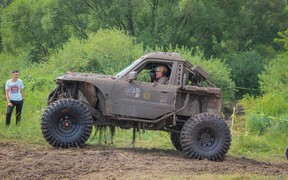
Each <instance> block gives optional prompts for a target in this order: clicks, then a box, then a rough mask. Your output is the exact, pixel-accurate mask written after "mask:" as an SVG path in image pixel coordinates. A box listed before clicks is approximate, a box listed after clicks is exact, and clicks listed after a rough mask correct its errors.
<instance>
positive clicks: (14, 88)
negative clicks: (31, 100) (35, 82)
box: [5, 79, 24, 101]
mask: <svg viewBox="0 0 288 180" xmlns="http://www.w3.org/2000/svg"><path fill="white" fill-rule="evenodd" d="M5 89H6V90H8V95H9V99H10V100H11V101H21V100H22V94H21V89H24V84H23V82H22V80H21V79H17V81H15V82H13V81H12V79H9V80H7V81H6V85H5Z"/></svg>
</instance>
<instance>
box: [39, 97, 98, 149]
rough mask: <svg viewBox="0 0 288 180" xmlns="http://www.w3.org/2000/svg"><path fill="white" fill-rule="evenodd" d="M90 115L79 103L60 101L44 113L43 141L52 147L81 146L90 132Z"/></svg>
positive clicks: (83, 105) (91, 122) (84, 106)
mask: <svg viewBox="0 0 288 180" xmlns="http://www.w3.org/2000/svg"><path fill="white" fill-rule="evenodd" d="M92 124H93V120H92V115H91V113H90V111H89V109H88V107H87V106H86V105H85V104H84V103H82V102H81V101H77V100H74V99H61V100H58V101H55V102H53V103H51V104H50V105H49V106H48V107H47V109H46V110H45V111H44V114H43V116H42V120H41V130H42V134H43V136H44V138H45V140H46V141H47V142H48V143H49V144H50V145H52V146H54V147H61V148H69V147H77V146H82V145H83V144H84V143H85V142H86V141H87V139H88V138H89V136H90V134H91V131H92V127H93V126H92Z"/></svg>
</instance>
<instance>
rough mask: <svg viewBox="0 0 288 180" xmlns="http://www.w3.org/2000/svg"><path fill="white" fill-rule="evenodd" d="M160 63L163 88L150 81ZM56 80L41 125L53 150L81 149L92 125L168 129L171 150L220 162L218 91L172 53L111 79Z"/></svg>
mask: <svg viewBox="0 0 288 180" xmlns="http://www.w3.org/2000/svg"><path fill="white" fill-rule="evenodd" d="M159 65H162V66H166V67H167V69H168V72H169V73H168V76H169V81H168V82H167V83H166V84H157V83H151V74H153V73H151V72H153V69H155V67H156V66H159ZM152 78H153V77H152ZM55 82H56V83H57V87H56V88H55V89H54V90H53V91H51V92H50V94H49V95H48V107H47V109H46V110H45V112H44V114H43V116H42V121H41V129H42V133H43V136H44V138H45V139H46V141H47V142H48V143H49V144H51V145H52V146H54V147H61V148H69V147H76V146H77V147H78V146H82V145H83V144H85V142H86V141H87V140H88V138H89V136H90V134H91V131H92V127H93V125H95V126H98V127H99V126H102V127H112V128H113V127H114V128H115V127H120V128H124V129H130V128H134V129H137V130H139V129H145V130H161V131H167V132H170V139H171V142H172V144H173V146H174V147H175V149H176V150H178V151H184V152H185V153H186V154H187V155H188V156H189V157H190V158H196V159H204V158H207V159H209V160H214V161H218V160H223V158H224V156H225V154H226V153H227V152H228V149H229V147H230V143H231V135H230V130H229V128H228V126H227V124H226V123H225V121H224V120H222V119H221V118H220V111H221V100H220V94H221V91H220V89H219V88H217V87H215V86H214V85H213V84H212V83H210V82H209V81H208V74H207V73H206V72H205V71H203V70H202V69H201V68H200V67H194V66H192V64H190V63H189V62H188V61H186V60H184V59H183V58H182V57H181V56H180V55H179V54H177V53H163V52H158V53H156V52H155V53H150V54H147V55H145V56H143V57H141V58H139V59H138V60H136V61H134V62H133V63H132V64H131V65H129V66H128V67H126V68H125V69H123V70H122V71H121V72H119V73H118V74H117V75H116V76H108V75H100V74H92V73H67V74H64V75H62V76H60V77H57V78H56V80H55Z"/></svg>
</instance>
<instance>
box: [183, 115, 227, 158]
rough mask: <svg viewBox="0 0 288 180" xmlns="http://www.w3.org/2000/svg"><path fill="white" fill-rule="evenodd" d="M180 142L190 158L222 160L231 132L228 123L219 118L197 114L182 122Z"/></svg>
mask: <svg viewBox="0 0 288 180" xmlns="http://www.w3.org/2000/svg"><path fill="white" fill-rule="evenodd" d="M180 142H181V145H182V148H183V151H184V152H185V153H186V154H187V155H188V156H189V157H190V158H195V159H204V158H207V159H209V160H212V161H222V160H223V159H224V156H225V154H226V153H227V152H228V150H229V147H230V145H231V134H230V130H229V127H228V125H227V124H226V122H225V121H223V120H222V119H221V118H218V117H216V116H214V115H211V114H199V115H197V116H193V117H191V118H190V119H189V120H188V121H187V122H186V123H185V124H184V126H183V128H182V130H181V134H180Z"/></svg>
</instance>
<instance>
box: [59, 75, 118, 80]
mask: <svg viewBox="0 0 288 180" xmlns="http://www.w3.org/2000/svg"><path fill="white" fill-rule="evenodd" d="M90 79H93V80H95V79H115V78H114V77H113V76H111V75H103V74H95V73H67V74H64V75H62V76H59V77H57V78H56V80H71V81H87V80H90Z"/></svg>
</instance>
